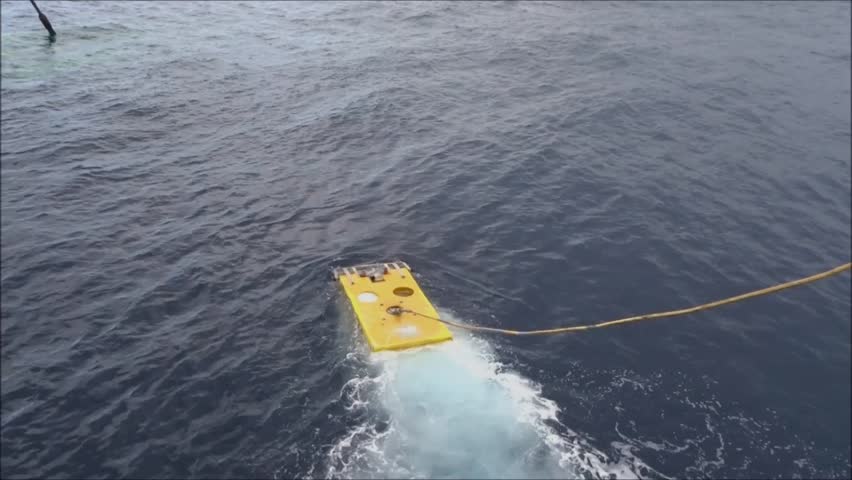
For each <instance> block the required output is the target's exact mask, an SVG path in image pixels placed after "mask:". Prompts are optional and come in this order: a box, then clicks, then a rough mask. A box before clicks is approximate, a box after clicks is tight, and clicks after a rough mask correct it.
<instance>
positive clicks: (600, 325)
mask: <svg viewBox="0 0 852 480" xmlns="http://www.w3.org/2000/svg"><path fill="white" fill-rule="evenodd" d="M850 269H852V263H846V264H844V265H840V266H839V267H835V268H832V269H831V270H826V271H824V272H821V273H817V274H816V275H811V276H810V277H804V278H800V279H798V280H791V281H789V282H784V283H781V284H778V285H774V286H772V287H767V288H763V289H761V290H755V291H753V292H748V293H743V294H742V295H737V296H734V297H728V298H723V299H721V300H716V301H715V302H710V303H703V304H701V305H696V306H694V307H689V308H682V309H680V310H669V311H667V312H658V313H649V314H646V315H637V316H635V317H627V318H620V319H618V320H610V321H608V322H601V323H594V324H591V325H576V326H573V327H561V328H549V329H544V330H526V331H521V330H508V329H505V328H492V327H479V326H476V325H464V324H462V323H456V322H452V321H449V320H442V319H440V318H437V317H432V316H430V315H425V314H423V313H419V312H415V311H413V310H408V309H401V310H400V311H401V312H406V313H411V314H414V315H418V316H420V317H424V318H428V319H431V320H436V321H438V322H441V323H445V324H447V325H450V326H452V327H456V328H461V329H464V330H469V331H473V332H492V333H503V334H506V335H552V334H556V333H568V332H577V331H580V330H591V329H593V328H604V327H611V326H613V325H621V324H624V323H632V322H638V321H640V320H654V319H656V318H666V317H676V316H679V315H689V314H690V313H695V312H700V311H702V310H709V309H711V308H716V307H721V306H722V305H728V304H730V303H736V302H739V301H741V300H747V299H749V298H754V297H759V296H761V295H767V294H770V293H774V292H779V291H781V290H786V289H788V288H793V287H798V286H799V285H806V284H808V283H812V282H815V281H817V280H822V279H823V278H828V277H831V276H833V275H837V274H838V273H842V272H845V271H846V270H850Z"/></svg>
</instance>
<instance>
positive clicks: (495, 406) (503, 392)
mask: <svg viewBox="0 0 852 480" xmlns="http://www.w3.org/2000/svg"><path fill="white" fill-rule="evenodd" d="M443 315H447V314H446V313H444V314H443ZM455 335H456V338H455V339H454V341H452V342H447V343H443V344H439V345H434V346H429V347H424V348H418V349H414V350H409V351H403V352H382V353H378V354H369V353H365V357H366V365H367V367H366V368H365V369H363V371H362V372H359V374H358V375H356V376H355V377H354V378H352V379H351V380H350V381H349V382H348V383H347V384H346V386H345V387H344V389H343V393H342V394H343V395H344V396H345V397H346V402H347V409H348V410H349V411H350V412H351V413H352V414H353V415H355V416H359V415H363V419H364V420H363V422H362V423H360V424H358V425H357V426H355V427H353V428H351V429H350V430H349V431H348V433H347V434H346V435H345V436H344V437H343V438H341V439H340V440H339V442H338V443H337V444H336V445H334V446H333V448H331V450H330V453H329V457H330V458H329V469H328V471H327V476H328V477H357V478H376V477H382V478H385V477H395V478H399V477H414V478H577V477H608V476H610V475H616V476H617V477H618V478H629V477H637V476H638V475H637V473H636V471H637V468H635V467H636V463H635V462H632V463H631V465H627V464H624V463H618V464H613V463H609V462H607V460H606V458H605V456H604V455H603V454H602V453H601V452H599V451H596V450H595V449H594V448H592V447H591V446H589V445H588V444H586V443H585V442H583V441H582V439H581V438H580V437H579V436H577V435H575V434H574V433H573V432H571V430H570V429H569V428H566V427H565V426H564V425H563V426H559V428H558V429H557V428H555V427H556V425H557V424H558V422H559V421H558V419H557V413H558V411H559V407H558V406H557V405H556V403H555V402H553V401H551V400H549V399H547V398H544V397H543V396H542V395H541V389H540V387H539V386H538V385H536V384H535V383H534V382H531V381H529V380H528V379H525V378H523V377H522V376H520V375H519V374H517V373H514V372H512V371H510V370H508V369H506V368H504V366H503V365H501V364H500V363H499V362H497V361H496V360H495V358H494V355H493V351H492V349H491V347H490V346H489V345H488V343H487V342H485V341H483V340H481V339H476V338H472V337H470V336H467V335H465V334H460V333H458V332H456V333H455ZM566 432H568V433H567V434H566Z"/></svg>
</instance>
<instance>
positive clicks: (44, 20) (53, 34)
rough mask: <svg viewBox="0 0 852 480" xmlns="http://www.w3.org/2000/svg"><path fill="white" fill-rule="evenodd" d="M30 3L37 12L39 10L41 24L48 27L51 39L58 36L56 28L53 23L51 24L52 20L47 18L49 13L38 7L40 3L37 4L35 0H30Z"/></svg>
mask: <svg viewBox="0 0 852 480" xmlns="http://www.w3.org/2000/svg"><path fill="white" fill-rule="evenodd" d="M30 3H32V4H33V7H35V9H36V12H38V19H39V20H41V24H42V25H44V28H46V29H47V33H49V34H50V39H51V40H53V39H54V38H56V30H54V29H53V25H51V24H50V20H48V19H47V15H45V14H43V13H41V10H39V9H38V5H36V3H35V0H30Z"/></svg>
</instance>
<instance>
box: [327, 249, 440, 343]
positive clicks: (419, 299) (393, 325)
mask: <svg viewBox="0 0 852 480" xmlns="http://www.w3.org/2000/svg"><path fill="white" fill-rule="evenodd" d="M332 275H333V277H334V279H335V280H336V281H338V282H339V283H340V285H341V287H343V291H344V292H345V293H346V297H347V298H348V299H349V302H350V303H351V304H352V309H353V310H354V311H355V316H356V317H357V318H358V323H360V324H361V329H362V330H363V331H364V335H365V336H366V337H367V342H368V343H369V344H370V348H371V349H372V350H373V351H374V352H378V351H381V350H402V349H406V348H411V347H419V346H422V345H428V344H430V343H438V342H444V341H447V340H452V338H453V335H452V334H451V333H450V331H449V329H447V327H446V326H445V325H444V324H443V323H441V322H436V321H435V319H437V318H439V317H438V312H437V311H436V310H435V307H433V306H432V304H431V303H430V302H429V299H428V298H426V295H425V294H424V293H423V290H421V289H420V286H419V285H418V284H417V282H416V281H415V280H414V277H413V276H412V275H411V268H410V267H409V266H408V264H407V263H405V262H399V261H396V262H387V263H369V264H363V265H355V266H351V267H338V268H335V269H334V270H333V271H332ZM414 312H418V313H419V315H418V314H415V313H414ZM424 315H427V316H428V317H427V316H424Z"/></svg>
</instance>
